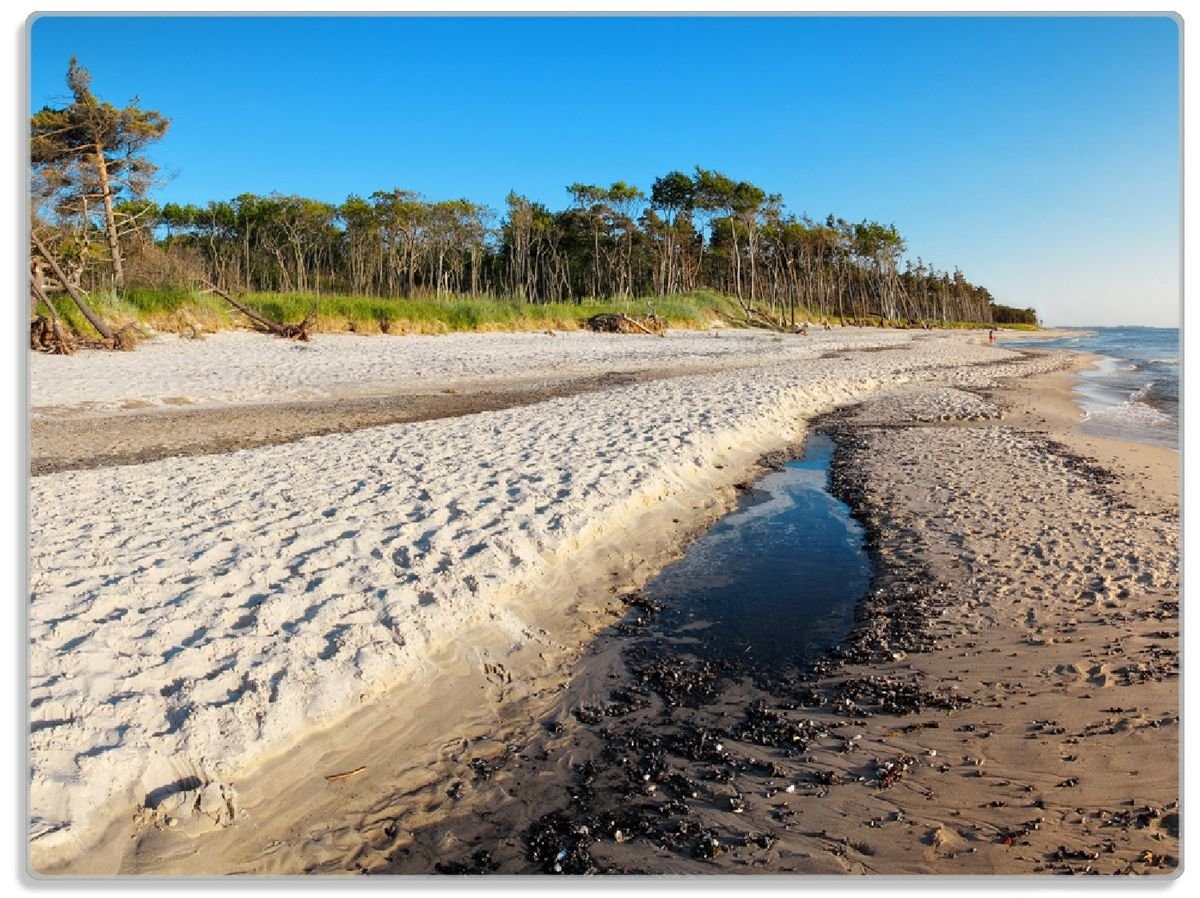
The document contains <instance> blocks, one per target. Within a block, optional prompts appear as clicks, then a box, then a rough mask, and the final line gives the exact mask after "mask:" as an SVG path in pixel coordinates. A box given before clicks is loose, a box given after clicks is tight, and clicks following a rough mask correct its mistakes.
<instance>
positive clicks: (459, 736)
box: [29, 328, 1179, 875]
mask: <svg viewBox="0 0 1200 898" xmlns="http://www.w3.org/2000/svg"><path fill="white" fill-rule="evenodd" d="M251 344H252V345H251ZM31 364H32V368H31V386H32V411H33V417H32V424H31V441H32V455H31V462H32V465H33V470H34V473H35V476H33V477H32V480H31V491H30V512H31V521H30V542H31V558H30V605H29V608H30V613H29V618H30V633H29V635H30V638H31V643H30V651H29V684H30V693H29V695H30V702H31V710H30V718H31V724H32V727H31V728H32V735H31V738H30V768H31V770H32V780H31V784H30V813H31V818H32V819H31V830H30V863H31V867H32V868H33V869H34V870H37V871H39V872H43V873H49V874H55V873H68V874H85V875H87V874H114V873H120V874H132V873H155V874H212V875H217V874H225V873H272V874H277V873H300V872H343V871H355V872H375V873H430V872H435V871H440V872H481V873H482V872H499V873H519V872H536V871H547V872H554V867H555V865H557V866H558V867H559V868H562V872H568V873H572V872H603V871H614V872H615V871H632V872H681V873H692V872H743V871H745V872H762V873H786V872H807V873H841V872H851V873H864V872H865V873H870V872H887V873H917V872H938V873H1039V872H1044V873H1052V872H1089V871H1093V870H1094V871H1097V872H1104V873H1116V872H1138V873H1141V872H1149V873H1170V872H1173V870H1174V868H1175V866H1176V865H1177V863H1178V856H1179V846H1178V831H1179V824H1178V806H1177V802H1178V797H1179V782H1178V772H1179V771H1178V746H1179V716H1178V715H1179V696H1178V688H1179V680H1178V656H1177V650H1178V637H1179V633H1178V630H1179V621H1178V612H1179V606H1178V601H1179V591H1178V586H1179V583H1178V577H1179V571H1178V558H1179V517H1178V514H1179V508H1178V500H1179V496H1178V474H1179V456H1178V454H1177V453H1175V452H1172V451H1170V450H1169V449H1164V448H1161V447H1156V446H1146V445H1140V444H1135V443H1130V442H1120V441H1115V440H1106V439H1103V438H1100V437H1095V436H1089V435H1084V434H1081V433H1080V432H1079V431H1078V428H1077V424H1078V419H1079V412H1078V410H1077V409H1076V408H1075V406H1074V405H1072V403H1071V401H1070V398H1069V391H1070V384H1071V376H1072V375H1071V372H1070V368H1071V366H1078V365H1080V364H1086V361H1085V360H1083V359H1081V357H1080V356H1078V355H1072V354H1069V353H1062V352H1040V353H1039V352H1033V351H1018V350H1012V349H1006V348H1004V347H1003V346H1000V345H997V346H989V345H987V341H986V336H983V335H981V334H980V333H978V332H922V331H876V330H869V329H840V328H839V329H835V330H833V331H829V332H822V333H815V334H813V335H811V336H807V337H793V336H787V337H781V336H778V335H773V334H765V333H755V332H729V331H725V332H720V334H719V336H717V335H715V334H710V333H672V334H670V335H669V336H668V337H667V338H666V339H658V338H652V337H621V336H598V335H590V334H559V335H554V336H551V335H549V334H485V335H455V336H453V337H438V338H415V337H406V338H383V337H376V338H367V337H349V336H348V337H334V336H325V337H322V336H319V337H318V338H317V339H315V340H314V342H313V343H312V344H311V345H306V346H300V345H298V344H293V343H288V342H287V341H283V340H273V339H268V338H265V337H262V336H258V335H250V334H219V335H215V336H213V337H209V338H208V339H206V340H203V341H187V340H181V339H177V338H169V339H167V338H162V339H159V340H156V341H154V342H152V343H151V344H148V345H146V346H144V347H141V348H139V349H138V350H137V351H136V352H134V353H127V354H123V353H99V352H95V353H86V352H85V353H81V354H80V355H79V356H77V357H74V358H57V357H48V356H35V357H34V358H33V359H32V360H31ZM815 429H821V430H823V431H826V432H829V433H831V434H832V435H833V436H834V438H835V439H836V442H837V452H836V455H835V460H834V470H833V490H834V492H835V494H837V495H838V496H839V497H840V498H842V499H843V500H844V501H845V502H846V503H847V504H848V505H849V506H850V507H851V508H852V509H853V511H854V513H855V515H856V517H857V518H858V519H859V520H860V522H861V523H862V524H863V526H864V528H865V530H866V533H867V535H868V542H869V548H870V552H871V555H872V559H873V561H874V564H875V580H874V581H873V585H872V589H871V592H870V593H869V595H868V596H867V597H866V598H865V599H864V601H863V603H862V604H861V606H860V607H859V611H858V617H857V622H856V625H855V628H854V629H853V631H852V632H851V634H850V635H849V636H848V638H847V640H846V641H845V643H844V644H843V646H842V648H841V650H839V651H836V652H834V653H832V654H831V655H830V656H829V657H828V658H826V659H825V660H823V661H822V662H821V663H820V664H819V665H817V667H816V669H814V670H813V671H810V672H809V673H808V674H806V675H805V676H803V677H799V676H798V677H794V678H791V679H789V680H788V681H787V682H774V683H767V682H762V681H761V679H757V678H754V677H751V676H748V675H747V674H746V672H744V671H739V670H737V669H728V670H724V669H723V670H711V671H706V670H705V669H704V667H703V664H698V663H697V662H696V660H695V659H689V658H687V657H686V656H680V655H678V653H676V652H675V650H674V649H671V648H670V647H669V640H668V643H667V646H668V647H666V648H664V647H663V646H664V643H663V640H662V639H661V637H662V636H663V634H661V633H656V632H655V623H654V609H652V608H647V607H645V606H643V605H639V604H638V598H637V597H638V589H639V588H640V587H641V586H642V585H643V584H644V583H645V582H646V581H647V580H648V579H649V578H650V577H652V576H653V575H654V574H655V573H656V572H657V571H658V570H660V569H661V568H662V567H663V565H664V564H666V563H667V562H668V561H670V560H671V559H673V558H676V557H678V556H679V554H680V553H681V552H682V551H683V550H684V549H685V548H686V546H687V544H688V542H689V540H690V539H691V538H692V537H694V536H695V535H697V534H698V533H700V532H702V531H703V530H704V529H705V527H706V526H708V525H709V524H711V522H712V521H714V520H715V519H716V518H718V517H719V516H720V515H722V514H723V513H724V512H726V511H727V510H728V509H729V508H730V507H732V505H733V503H734V502H736V499H737V495H738V487H739V486H744V485H745V484H746V483H747V482H748V481H750V480H753V479H754V477H756V476H757V475H758V474H760V473H761V472H762V471H763V470H764V456H767V455H769V454H771V453H774V454H775V457H776V458H778V457H779V453H781V452H782V453H783V454H785V455H786V454H788V453H789V452H794V451H795V449H796V447H798V446H799V445H801V444H802V443H803V440H804V438H805V435H806V433H809V432H811V431H813V430H815ZM769 461H770V460H769V459H768V460H767V461H766V463H769ZM673 665H674V667H673ZM672 671H674V673H671V672H672ZM667 673H671V676H667V675H666V674H667ZM676 674H680V675H681V677H682V678H681V679H680V677H677V676H676ZM673 678H674V679H673ZM678 682H683V683H685V684H698V685H697V686H696V689H694V690H691V691H685V693H684V694H681V693H680V692H679V691H678V689H673V688H672V687H671V686H670V683H678ZM589 709H591V711H589ZM595 709H601V711H599V712H597V711H596V710H595ZM654 739H657V741H656V742H655V741H653V740H654ZM648 740H649V741H648ZM664 807H665V810H664ZM560 854H561V855H562V856H561V857H560Z"/></svg>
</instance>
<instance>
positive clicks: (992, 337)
mask: <svg viewBox="0 0 1200 898" xmlns="http://www.w3.org/2000/svg"><path fill="white" fill-rule="evenodd" d="M988 342H989V343H995V342H996V332H995V331H994V330H990V329H989V330H988Z"/></svg>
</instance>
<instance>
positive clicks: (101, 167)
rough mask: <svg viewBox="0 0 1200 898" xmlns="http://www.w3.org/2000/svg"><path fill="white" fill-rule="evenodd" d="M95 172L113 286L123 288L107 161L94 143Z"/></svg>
mask: <svg viewBox="0 0 1200 898" xmlns="http://www.w3.org/2000/svg"><path fill="white" fill-rule="evenodd" d="M96 173H97V175H98V176H99V178H100V195H101V196H102V197H103V199H104V235H105V237H106V238H107V240H108V253H109V255H110V256H111V257H112V267H113V286H115V287H116V288H117V289H118V290H124V289H125V267H124V266H123V265H122V264H121V244H120V243H119V242H118V240H117V218H116V215H115V214H114V213H113V201H112V184H111V183H110V182H109V180H108V162H107V160H105V158H104V150H103V149H101V147H100V144H98V143H97V144H96Z"/></svg>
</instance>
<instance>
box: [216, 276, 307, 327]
mask: <svg viewBox="0 0 1200 898" xmlns="http://www.w3.org/2000/svg"><path fill="white" fill-rule="evenodd" d="M204 286H205V289H206V290H207V291H208V292H210V293H215V294H216V295H217V296H219V297H221V299H223V300H225V301H226V302H227V303H229V304H230V305H231V306H233V307H234V308H235V309H237V310H238V311H239V312H241V313H242V314H243V315H245V316H246V317H247V318H249V319H250V320H251V321H252V322H254V324H255V325H256V326H257V328H258V329H259V330H262V331H266V332H267V333H271V334H274V335H275V336H277V337H286V338H287V339H289V340H304V341H307V340H308V336H309V334H308V329H309V328H310V327H312V323H313V321H314V320H315V319H316V317H317V301H316V300H315V299H314V300H313V304H312V308H311V309H309V310H308V314H307V315H305V316H304V320H303V321H301V322H300V323H299V324H281V323H280V322H278V321H272V320H271V319H270V318H268V317H267V316H265V315H263V314H261V313H259V312H256V311H255V310H254V309H252V308H250V307H249V306H248V305H246V304H245V303H243V302H240V301H239V300H236V299H234V298H233V297H232V296H230V295H229V294H228V293H226V292H225V291H224V290H222V289H221V288H220V287H218V286H217V285H216V284H214V283H212V282H211V281H205V283H204Z"/></svg>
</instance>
